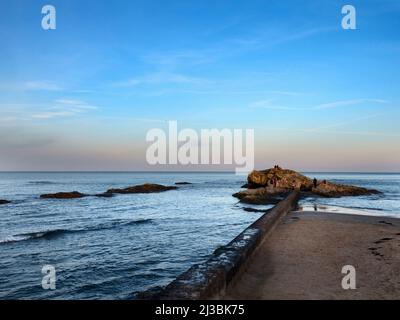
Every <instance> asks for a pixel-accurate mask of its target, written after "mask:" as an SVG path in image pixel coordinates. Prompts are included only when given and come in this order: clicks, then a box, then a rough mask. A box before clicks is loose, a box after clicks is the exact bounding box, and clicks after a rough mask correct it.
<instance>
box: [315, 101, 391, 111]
mask: <svg viewBox="0 0 400 320" xmlns="http://www.w3.org/2000/svg"><path fill="white" fill-rule="evenodd" d="M362 103H379V104H384V103H388V101H386V100H382V99H353V100H341V101H334V102H330V103H324V104H320V105H318V106H316V107H314V109H332V108H339V107H345V106H354V105H358V104H362Z"/></svg>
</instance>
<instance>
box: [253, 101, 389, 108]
mask: <svg viewBox="0 0 400 320" xmlns="http://www.w3.org/2000/svg"><path fill="white" fill-rule="evenodd" d="M273 101H274V100H273V99H269V100H259V101H255V102H252V103H250V104H249V107H250V108H260V109H270V110H299V111H300V110H314V111H315V110H324V109H335V108H340V107H346V106H355V105H360V104H371V103H372V104H386V103H389V101H387V100H383V99H352V100H341V101H334V102H329V103H324V104H320V105H317V106H312V107H291V106H282V105H277V104H274V103H273Z"/></svg>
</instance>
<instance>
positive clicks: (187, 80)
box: [114, 72, 206, 87]
mask: <svg viewBox="0 0 400 320" xmlns="http://www.w3.org/2000/svg"><path fill="white" fill-rule="evenodd" d="M205 82H206V80H205V79H201V78H196V77H191V76H186V75H183V74H179V73H164V72H158V73H152V74H148V75H145V76H142V77H137V78H132V79H129V80H126V81H123V82H119V83H115V84H114V86H116V87H134V86H137V85H142V84H149V85H155V84H202V83H205Z"/></svg>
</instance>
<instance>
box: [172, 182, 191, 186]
mask: <svg viewBox="0 0 400 320" xmlns="http://www.w3.org/2000/svg"><path fill="white" fill-rule="evenodd" d="M175 184H176V185H177V186H179V185H188V184H193V183H190V182H175Z"/></svg>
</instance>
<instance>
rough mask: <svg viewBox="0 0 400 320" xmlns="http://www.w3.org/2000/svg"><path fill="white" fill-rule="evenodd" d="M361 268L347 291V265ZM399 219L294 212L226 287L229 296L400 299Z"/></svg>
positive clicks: (357, 270) (252, 297)
mask: <svg viewBox="0 0 400 320" xmlns="http://www.w3.org/2000/svg"><path fill="white" fill-rule="evenodd" d="M345 265H352V266H354V267H355V269H356V286H357V288H356V289H355V290H344V289H342V285H341V283H342V279H343V277H344V276H345V275H344V274H342V273H341V271H342V267H343V266H345ZM399 297H400V220H398V219H391V218H386V217H371V216H358V215H348V214H336V213H324V212H292V213H290V214H288V215H287V216H286V217H285V219H284V221H283V222H282V223H280V224H279V225H278V226H277V228H276V229H275V231H274V232H273V233H272V234H271V235H270V236H269V237H268V238H267V239H266V240H265V241H264V242H263V243H262V244H261V246H260V247H259V248H258V249H257V251H256V252H255V253H254V255H253V256H252V257H251V259H250V260H249V261H248V263H247V266H246V270H245V271H244V272H242V273H241V274H240V275H239V276H238V277H237V278H236V279H235V281H234V282H233V283H231V284H230V286H229V287H228V288H227V291H226V295H225V299H267V300H268V299H398V298H399Z"/></svg>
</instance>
